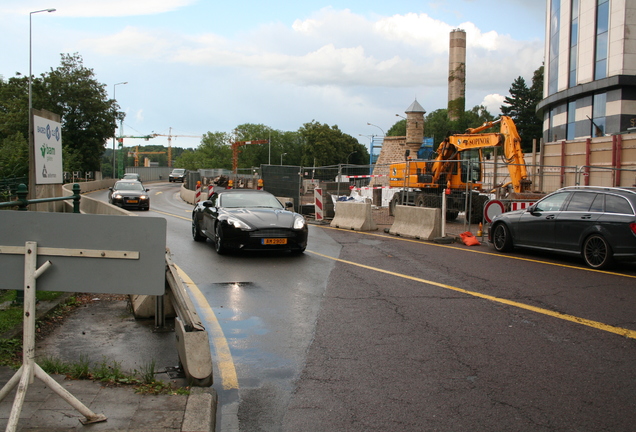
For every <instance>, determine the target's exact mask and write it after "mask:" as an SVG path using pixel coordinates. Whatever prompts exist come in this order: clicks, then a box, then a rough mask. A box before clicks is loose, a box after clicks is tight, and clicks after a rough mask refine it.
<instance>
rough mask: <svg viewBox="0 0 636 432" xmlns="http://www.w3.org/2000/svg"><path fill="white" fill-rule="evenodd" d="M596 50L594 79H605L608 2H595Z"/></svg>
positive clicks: (605, 0) (606, 0) (607, 0)
mask: <svg viewBox="0 0 636 432" xmlns="http://www.w3.org/2000/svg"><path fill="white" fill-rule="evenodd" d="M597 1H598V4H597V6H596V47H595V48H596V49H595V54H594V79H595V80H598V79H602V78H606V77H607V51H608V46H609V45H608V43H609V5H610V3H609V0H597Z"/></svg>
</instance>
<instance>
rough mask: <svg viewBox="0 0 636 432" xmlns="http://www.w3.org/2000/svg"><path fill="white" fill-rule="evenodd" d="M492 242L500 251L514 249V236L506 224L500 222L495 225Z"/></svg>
mask: <svg viewBox="0 0 636 432" xmlns="http://www.w3.org/2000/svg"><path fill="white" fill-rule="evenodd" d="M492 244H493V246H494V247H495V249H496V250H498V251H499V252H506V251H509V250H510V249H512V237H511V235H510V229H508V227H507V226H506V224H503V223H498V224H497V225H495V227H494V228H493V232H492Z"/></svg>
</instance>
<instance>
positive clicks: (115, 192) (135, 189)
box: [108, 180, 150, 210]
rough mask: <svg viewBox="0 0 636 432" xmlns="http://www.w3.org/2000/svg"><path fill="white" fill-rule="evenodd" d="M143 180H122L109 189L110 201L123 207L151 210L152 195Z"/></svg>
mask: <svg viewBox="0 0 636 432" xmlns="http://www.w3.org/2000/svg"><path fill="white" fill-rule="evenodd" d="M148 190H149V189H146V188H144V186H143V185H142V184H141V182H138V181H131V180H120V181H118V182H116V183H115V185H114V186H113V187H111V188H109V189H108V202H109V203H111V204H113V205H116V206H119V207H122V208H136V209H140V210H150V195H148Z"/></svg>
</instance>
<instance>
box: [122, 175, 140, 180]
mask: <svg viewBox="0 0 636 432" xmlns="http://www.w3.org/2000/svg"><path fill="white" fill-rule="evenodd" d="M122 178H123V179H135V180H137V179H138V178H139V174H124V176H123V177H122Z"/></svg>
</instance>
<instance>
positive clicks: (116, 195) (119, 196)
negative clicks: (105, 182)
mask: <svg viewBox="0 0 636 432" xmlns="http://www.w3.org/2000/svg"><path fill="white" fill-rule="evenodd" d="M113 198H117V199H121V194H118V193H117V194H115V195H113Z"/></svg>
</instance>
